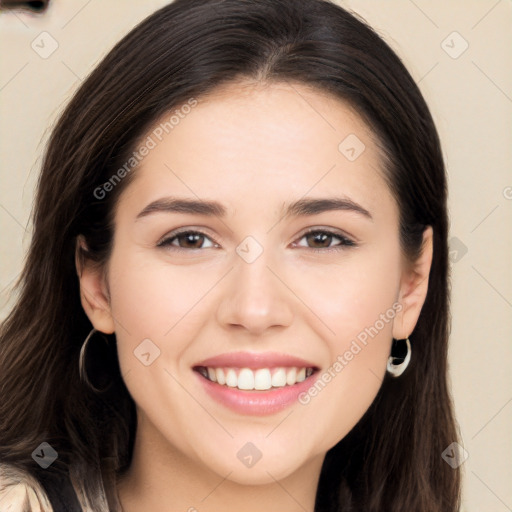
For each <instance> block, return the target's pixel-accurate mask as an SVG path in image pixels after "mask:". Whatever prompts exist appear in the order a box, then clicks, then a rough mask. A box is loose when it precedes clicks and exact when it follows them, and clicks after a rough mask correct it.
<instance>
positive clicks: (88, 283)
mask: <svg viewBox="0 0 512 512" xmlns="http://www.w3.org/2000/svg"><path fill="white" fill-rule="evenodd" d="M86 254H87V246H86V244H85V240H84V238H83V236H82V235H80V236H79V237H78V238H77V242H76V247H75V266H76V271H77V274H78V279H79V281H80V301H81V303H82V307H83V308H84V311H85V313H86V315H87V316H88V317H89V320H90V321H91V323H92V325H93V326H94V327H95V328H96V329H97V330H98V331H101V332H103V333H105V334H112V333H113V332H114V330H115V325H114V318H113V316H112V313H111V309H110V300H109V294H108V286H107V284H106V280H105V273H104V270H103V269H102V268H100V267H99V266H98V265H97V264H94V262H93V261H92V260H90V259H89V258H87V256H86Z"/></svg>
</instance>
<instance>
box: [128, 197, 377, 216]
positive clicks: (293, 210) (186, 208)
mask: <svg viewBox="0 0 512 512" xmlns="http://www.w3.org/2000/svg"><path fill="white" fill-rule="evenodd" d="M333 210H344V211H351V212H355V213H359V214H361V215H363V216H364V217H367V218H368V219H370V220H373V217H372V215H371V214H370V212H369V211H368V210H367V209H366V208H363V207H362V206H361V205H360V204H358V203H356V202H355V201H352V200H351V199H349V198H346V197H329V198H321V199H314V198H304V199H299V200H298V201H295V202H293V203H291V204H289V205H288V206H286V205H283V209H282V218H286V217H299V216H312V215H318V214H320V213H323V212H327V211H333ZM154 213H188V214H192V215H206V216H216V217H225V216H226V214H227V209H226V207H224V206H223V205H222V204H221V203H218V202H217V201H207V200H199V199H185V198H177V197H163V198H161V199H157V200H156V201H153V202H152V203H150V204H148V205H147V206H146V207H145V208H144V209H143V210H142V211H141V212H140V213H139V214H138V215H137V217H136V219H139V218H141V217H146V216H148V215H151V214H154Z"/></svg>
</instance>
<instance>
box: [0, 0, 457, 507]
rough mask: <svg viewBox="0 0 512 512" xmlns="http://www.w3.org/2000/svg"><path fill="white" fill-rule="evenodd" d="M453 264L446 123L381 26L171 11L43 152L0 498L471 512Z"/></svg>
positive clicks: (74, 503) (201, 6)
mask: <svg viewBox="0 0 512 512" xmlns="http://www.w3.org/2000/svg"><path fill="white" fill-rule="evenodd" d="M447 261H448V260H447V210H446V179H445V171H444V165H443V161H442V156H441V150H440V144H439V140H438V136H437V132H436V129H435V126H434V124H433V121H432V118H431V116H430V113H429V111H428V108H427V106H426V104H425V102H424V100H423V98H422V96H421V94H420V92H419V90H418V88H417V86H416V84H415V83H414V81H413V80H412V78H411V77H410V75H409V74H408V72H407V71H406V69H405V68H404V66H403V65H402V63H401V62H400V60H399V59H398V57H397V56H396V55H395V54H394V53H393V51H392V50H391V49H390V48H389V47H388V46H387V45H386V44H385V43H384V42H383V41H382V40H381V39H380V38H379V37H378V36H377V35H376V34H375V33H374V32H373V31H372V30H371V29H370V28H369V27H368V26H366V25H365V24H364V23H362V22H361V21H360V20H358V19H357V18H356V17H354V16H353V15H351V14H349V13H348V12H347V11H345V10H343V9H342V8H340V7H338V6H336V5H334V4H332V3H330V2H327V1H324V0H280V1H278V2H276V1H275V0H262V1H259V2H248V1H246V0H224V1H219V0H187V1H185V0H177V1H175V2H174V3H172V4H170V5H168V6H166V7H164V8H163V9H160V10H159V11H157V12H156V13H155V14H153V15H152V16H150V17H149V18H148V19H146V20H145V21H143V22H142V23H141V24H140V25H139V26H137V27H136V28H135V29H134V30H132V31H131V32H130V33H129V34H128V35H127V36H126V37H125V38H124V39H123V40H122V41H121V42H120V43H118V44H117V46H116V47H115V48H114V49H113V50H112V51H111V52H110V53H109V54H108V55H107V57H106V58H105V59H104V60H103V62H102V63H101V64H100V65H99V66H98V67H97V68H96V69H95V70H94V71H93V73H92V74H91V75H90V76H89V77H88V79H87V80H86V81H85V82H84V84H83V85H82V87H81V88H80V89H79V91H78V92H77V93H76V94H75V96H74V98H73V100H72V101H71V102H70V104H69V105H68V107H67V109H66V110H65V112H64V113H63V114H62V116H61V118H60V120H59V123H58V125H57V126H56V128H55V129H54V131H53V134H52V137H51V140H50V143H49V146H48V149H47V152H46V155H45V159H44V163H43V169H42V173H41V177H40V181H39V186H38V191H37V197H36V205H35V211H34V235H33V240H32V242H31V247H30V249H29V254H28V258H27V262H26V266H25V270H24V272H23V276H22V279H21V283H20V295H19V299H18V302H17V304H16V305H15V307H14V309H13V311H12V313H11V314H10V316H9V317H8V318H7V320H6V321H5V323H4V324H3V326H2V331H1V338H0V351H1V352H0V353H1V361H2V369H1V370H2V371H1V372H0V383H1V390H2V394H1V396H2V399H1V401H0V418H1V420H0V421H1V430H0V436H1V437H0V459H1V461H2V464H3V475H2V480H1V482H2V483H1V484H0V489H3V491H1V492H2V493H3V494H2V495H1V496H2V498H1V499H4V500H5V502H7V503H12V504H16V499H15V496H16V495H17V493H18V492H19V493H20V494H21V497H20V499H19V501H23V500H25V499H28V500H29V501H30V503H31V506H32V507H33V510H52V509H53V510H54V511H56V510H61V509H62V510H94V511H107V510H123V511H125V512H131V511H137V510H152V511H157V512H158V511H159V510H191V511H192V510H200V511H203V510H212V511H214V510H221V509H222V510H226V509H229V510H230V509H242V510H244V511H246V512H247V511H251V510H261V509H262V508H265V509H268V510H276V511H277V510H279V511H281V512H282V511H288V510H290V511H291V510H315V511H349V510H350V511H375V512H376V511H398V510H415V511H424V512H427V511H428V512H433V511H436V512H437V511H439V512H441V511H443V512H448V511H456V510H457V509H458V505H459V485H460V484H459V472H458V470H457V469H452V467H450V466H449V465H448V464H446V463H445V462H444V460H443V459H442V458H441V454H442V452H443V451H444V450H445V449H446V448H447V447H448V446H449V445H450V444H451V443H452V442H454V441H456V440H457V433H456V429H455V422H454V417H453V410H452V404H451V399H450V395H449V392H448V388H447V361H446V359H447V341H448V329H449V325H448V318H449V309H448V307H449V302H448V263H447ZM16 484H17V485H16ZM9 494H10V497H9ZM25 494H26V495H27V498H25ZM7 500H9V501H7ZM19 501H18V503H19ZM0 503H1V500H0ZM12 506H13V507H14V506H16V505H12ZM38 507H40V508H38ZM11 509H13V508H11ZM16 510H17V509H16ZM20 510H21V508H20Z"/></svg>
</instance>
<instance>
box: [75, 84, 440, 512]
mask: <svg viewBox="0 0 512 512" xmlns="http://www.w3.org/2000/svg"><path fill="white" fill-rule="evenodd" d="M157 125H158V123H157V124H156V125H155V126H157ZM349 134H355V135H356V136H357V137H358V138H359V139H360V140H361V141H362V142H363V143H364V144H365V150H364V151H363V152H362V153H361V154H360V156H359V157H358V158H356V159H355V160H354V161H349V160H348V159H347V158H346V157H345V156H344V154H342V153H341V152H340V151H339V149H338V145H339V144H340V142H341V141H343V140H344V139H345V137H347V136H348V135H349ZM134 172H136V176H135V179H134V181H133V182H131V183H130V185H129V186H128V187H127V188H126V189H125V190H124V191H123V193H122V194H121V196H120V199H119V202H118V205H117V208H116V212H115V235H114V245H113V251H112V255H111V258H110V260H109V261H108V264H107V266H106V267H105V268H103V269H100V270H98V269H97V268H95V267H94V265H89V264H88V263H86V264H85V265H84V267H82V268H79V273H80V282H81V297H82V304H83V307H84V309H85V311H86V313H87V314H88V316H89V318H90V320H91V322H92V324H93V325H94V327H96V328H97V329H98V330H100V331H103V332H106V333H112V332H115V333H116V337H117V347H118V354H119V361H120V365H121V370H122V373H123V375H124V379H125V382H126V385H127V387H128V390H129V391H130V394H131V395H132V397H133V398H134V400H135V403H136V405H137V415H138V427H137V436H136V443H135V449H134V457H133V462H132V465H131V467H130V469H129V471H128V473H127V474H126V475H124V476H123V478H122V479H121V480H120V482H119V486H118V494H119V498H120V501H121V504H122V506H123V510H124V511H125V512H135V511H142V510H152V511H155V512H160V511H162V512H163V511H164V510H165V511H168V510H169V507H170V506H171V504H172V509H173V510H190V511H191V510H198V511H200V512H206V511H212V512H213V511H221V510H222V511H225V510H226V504H229V509H230V510H231V509H233V510H235V509H237V510H244V511H246V512H251V511H252V510H259V511H261V510H263V509H266V510H275V511H278V510H279V511H280V512H287V511H298V510H301V511H302V510H313V508H314V501H315V493H316V487H317V484H318V478H319V474H320V469H321V465H322V461H323V459H324V456H325V453H326V452H327V451H328V450H329V449H330V448H331V447H332V446H334V445H335V444H336V443H337V442H338V441H339V440H341V439H342V438H343V437H344V436H345V435H346V434H347V433H348V432H349V431H350V430H351V429H352V427H353V426H354V425H355V424H356V423H357V422H358V420H359V419H360V418H361V417H362V416H363V414H364V412H365V411H366V410H367V409H368V407H369V406H370V404H371V403H372V401H373V400H374V398H375V396H376V394H377V392H378V390H379V388H380V386H381V383H382V379H383V378H384V375H385V371H386V363H387V359H388V357H389V353H390V347H391V341H392V337H394V338H397V339H402V338H405V337H407V336H408V335H410V333H411V332H412V331H413V329H414V326H415V324H416V322H417V319H418V316H419V313H420V310H421V307H422V305H423V302H424V300H425V296H426V292H427V288H428V273H429V270H430V265H431V257H432V231H431V229H430V228H427V230H426V231H425V233H424V249H423V252H422V255H421V256H420V258H419V259H418V260H417V261H416V262H409V261H408V260H407V259H406V258H405V257H404V255H403V254H402V251H401V248H400V242H399V233H398V206H397V204H396V202H395V200H394V198H393V197H392V195H391V193H390V190H389V189H388V187H387V185H386V183H385V181H384V179H383V175H382V158H381V156H380V154H379V152H378V149H377V146H376V144H375V141H374V136H373V134H372V132H371V130H370V129H369V128H368V127H367V126H366V125H365V124H364V122H363V121H362V120H361V118H360V117H359V116H358V115H357V114H356V113H355V112H354V111H353V110H352V109H351V108H350V107H349V106H348V105H346V104H345V103H343V102H341V101H339V100H337V99H335V98H333V97H330V96H328V95H325V94H323V93H321V92H319V91H315V90H312V89H310V88H307V87H306V86H304V85H300V84H294V85H292V84H283V83H278V84H271V85H269V84H266V85H263V84H248V83H246V84H236V85H235V84H231V85H229V86H224V88H223V89H221V90H217V91H216V92H215V94H214V95H211V96H209V97H208V98H202V99H200V100H199V104H198V105H197V106H196V107H195V108H193V109H192V111H191V112H190V113H189V114H188V115H187V116H185V117H184V119H181V120H180V122H179V124H178V125H177V126H175V127H174V129H173V130H172V131H171V132H170V133H169V134H168V135H167V136H166V137H165V138H164V139H163V140H162V141H161V142H159V143H158V145H157V147H155V148H154V149H152V150H151V151H150V152H149V154H148V155H147V156H146V157H145V158H144V160H143V161H142V163H141V165H140V168H138V169H137V170H136V171H134ZM171 195H172V196H178V197H184V198H189V199H198V198H200V199H203V200H206V199H207V200H215V201H218V202H220V203H221V204H222V205H224V206H225V208H226V210H227V213H226V216H225V217H222V218H221V217H218V216H205V215H193V214H184V213H169V212H158V213H153V214H150V215H145V216H143V217H141V218H139V219H137V215H138V214H139V212H140V211H141V210H142V209H143V208H144V207H146V206H147V205H148V204H149V203H151V202H152V201H155V200H157V199H160V198H162V197H165V196H171ZM332 196H343V197H345V198H350V199H351V200H352V201H354V202H356V203H358V204H359V205H361V206H362V207H363V208H365V209H366V210H367V211H368V212H369V213H370V214H371V217H372V218H371V219H370V218H368V217H367V216H365V215H362V214H360V213H358V212H355V211H350V210H333V211H327V212H323V213H320V214H316V215H314V216H301V217H286V218H283V216H282V214H281V211H282V208H283V206H284V205H285V204H288V203H290V202H292V201H295V200H298V199H301V198H304V197H307V198H327V197H332ZM177 228H190V229H191V230H200V231H202V232H203V233H204V234H205V235H206V236H205V238H199V240H198V241H197V242H196V244H195V245H194V244H192V245H191V244H190V243H189V244H188V245H187V238H186V237H181V239H180V238H178V239H174V242H172V243H173V244H174V245H171V246H169V245H168V246H164V247H158V246H157V244H158V242H159V241H160V240H161V239H163V238H164V237H165V236H166V235H169V234H171V232H172V231H173V230H176V229H177ZM307 228H318V229H321V228H323V229H329V230H331V231H336V232H340V233H341V234H343V235H345V236H346V237H348V238H349V239H350V240H352V241H353V242H354V243H355V244H356V246H340V239H337V238H336V237H335V236H334V237H333V238H332V239H328V240H327V242H324V243H322V242H321V241H320V242H319V241H318V239H316V240H315V238H312V237H309V239H308V237H305V236H304V232H305V231H306V229H307ZM249 235H250V236H252V237H253V238H254V239H256V240H257V242H258V243H259V244H260V245H261V247H262V248H263V252H262V254H261V255H260V256H259V257H258V258H257V259H256V260H255V261H254V262H252V263H247V262H246V261H245V260H244V259H242V258H241V257H240V256H239V255H238V254H237V252H236V248H237V246H238V245H239V244H240V243H241V242H242V241H243V240H244V239H245V238H246V237H247V236H249ZM168 238H169V237H168ZM180 244H181V251H179V250H175V251H173V250H172V248H174V249H179V246H180ZM194 247H195V248H194ZM326 247H327V248H334V249H338V250H332V251H330V252H327V251H326V249H325V248H326ZM315 248H317V249H319V251H314V250H313V249H315ZM321 251H324V252H321ZM393 304H395V305H396V304H400V308H401V311H400V312H398V313H397V314H396V316H395V317H394V319H392V320H391V321H389V322H388V323H385V325H384V327H383V328H382V329H381V330H380V331H379V332H378V335H376V336H375V337H373V338H370V339H369V342H368V344H367V345H366V346H365V347H364V348H363V349H362V350H361V351H360V352H359V353H358V354H357V355H356V356H354V358H353V359H352V360H351V361H349V362H348V364H347V365H346V366H345V367H344V368H343V370H342V371H341V372H339V373H338V374H337V375H336V377H335V378H333V379H332V380H331V382H329V383H328V384H327V385H326V386H325V388H324V389H323V390H322V391H321V392H319V393H318V394H317V395H316V396H315V397H313V398H311V400H310V401H309V403H307V404H306V405H301V404H300V403H296V404H294V405H293V406H291V407H289V408H287V409H285V410H283V411H280V412H278V413H275V414H272V415H268V416H259V417H256V416H254V417H253V416H251V417H247V416H242V415H240V414H237V413H236V412H233V411H232V410H230V409H228V408H226V407H224V406H223V405H221V404H218V403H216V402H214V401H213V400H212V399H211V398H210V397H208V396H207V395H206V394H205V392H204V390H203V389H202V386H201V385H200V382H199V381H198V379H197V375H196V374H195V373H194V372H193V371H192V366H193V365H194V364H196V363H197V362H199V361H201V360H203V359H205V358H207V357H212V356H215V355H218V354H222V353H226V352H234V351H239V350H242V351H253V352H266V351H277V352H282V353H285V354H292V355H295V356H297V357H302V358H304V359H306V360H308V361H312V362H314V363H315V364H316V365H317V366H318V367H319V368H320V370H321V371H325V370H326V369H327V368H329V367H330V366H331V365H332V364H333V363H334V362H335V361H336V360H337V358H338V356H340V355H343V354H344V353H345V352H346V351H347V350H348V349H349V348H350V344H351V342H352V341H353V340H354V339H355V338H356V337H357V335H358V334H359V333H360V332H361V331H363V330H364V329H365V327H369V326H372V325H374V324H375V322H376V321H377V320H378V319H379V318H380V315H381V314H382V313H385V312H386V311H387V310H388V309H390V308H391V307H392V305H393ZM146 338H149V339H150V340H152V342H153V343H155V345H157V346H158V348H159V349H160V351H161V352H160V356H159V357H158V358H157V359H155V360H154V362H153V363H152V364H151V365H149V366H145V365H143V364H141V362H140V361H139V360H138V359H137V358H136V357H134V353H133V352H134V350H135V349H136V347H137V346H138V345H139V344H140V343H141V341H142V340H144V339H146ZM247 442H251V443H253V444H254V445H255V446H256V447H257V448H258V449H259V451H260V452H261V453H262V458H261V460H260V461H259V462H258V463H256V464H255V465H254V466H253V467H251V468H247V467H245V466H244V465H243V464H242V463H241V462H240V460H239V459H238V458H237V452H238V451H239V450H240V448H241V447H242V446H244V445H245V444H246V443H247Z"/></svg>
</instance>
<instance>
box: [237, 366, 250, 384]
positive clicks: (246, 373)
mask: <svg viewBox="0 0 512 512" xmlns="http://www.w3.org/2000/svg"><path fill="white" fill-rule="evenodd" d="M238 389H254V373H253V372H252V370H249V368H242V369H241V370H240V373H239V374H238Z"/></svg>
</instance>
